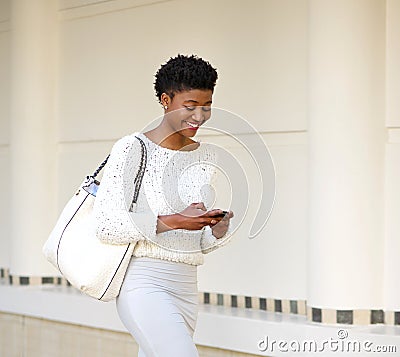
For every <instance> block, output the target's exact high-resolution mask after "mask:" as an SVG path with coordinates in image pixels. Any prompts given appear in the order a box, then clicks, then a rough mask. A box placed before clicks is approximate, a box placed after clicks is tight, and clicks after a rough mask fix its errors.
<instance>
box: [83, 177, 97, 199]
mask: <svg viewBox="0 0 400 357" xmlns="http://www.w3.org/2000/svg"><path fill="white" fill-rule="evenodd" d="M99 185H100V182H99V181H97V180H96V179H95V178H94V177H93V176H86V179H85V181H84V183H83V184H82V188H83V189H84V190H85V191H86V192H88V193H90V194H91V195H92V196H94V197H96V194H97V190H98V189H99Z"/></svg>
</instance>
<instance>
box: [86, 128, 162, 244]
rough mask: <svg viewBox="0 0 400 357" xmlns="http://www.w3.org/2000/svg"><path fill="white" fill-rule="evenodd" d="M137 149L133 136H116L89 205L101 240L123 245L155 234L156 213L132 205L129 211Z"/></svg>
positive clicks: (139, 156)
mask: <svg viewBox="0 0 400 357" xmlns="http://www.w3.org/2000/svg"><path fill="white" fill-rule="evenodd" d="M141 152H142V151H141V144H140V142H139V140H138V139H137V138H135V137H134V136H133V135H130V136H129V135H128V136H125V137H123V138H121V139H119V140H118V141H117V142H116V143H115V144H114V146H113V147H112V150H111V153H110V157H109V159H108V161H107V164H106V166H105V168H104V172H103V177H102V178H101V183H100V185H99V188H98V190H97V194H96V199H95V202H94V206H93V214H94V219H95V225H96V235H97V237H98V239H100V240H101V241H102V242H104V243H109V244H127V243H132V242H134V241H138V240H145V239H150V240H151V239H153V238H154V237H155V236H156V231H157V217H158V214H157V213H156V212H153V211H152V210H151V209H150V207H148V206H146V207H142V208H141V209H140V211H139V210H135V206H136V205H134V208H133V212H130V211H129V207H130V205H131V202H132V198H133V195H134V180H135V177H136V174H137V173H138V171H139V166H140V161H141V155H142V154H141ZM142 184H143V183H142ZM140 190H143V187H141V189H140ZM145 201H146V200H145Z"/></svg>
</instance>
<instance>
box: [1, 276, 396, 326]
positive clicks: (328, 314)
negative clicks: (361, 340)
mask: <svg viewBox="0 0 400 357" xmlns="http://www.w3.org/2000/svg"><path fill="white" fill-rule="evenodd" d="M0 279H1V280H0V282H1V283H2V284H7V285H44V284H55V285H62V286H71V284H70V283H69V282H68V281H67V280H66V279H65V278H63V277H42V276H40V277H38V276H16V275H11V274H10V273H9V269H5V268H0ZM198 297H199V303H201V304H209V305H220V306H229V307H239V308H247V309H259V310H264V311H271V312H280V313H284V314H298V315H305V316H306V317H307V320H308V321H311V322H316V323H326V324H348V325H370V324H386V325H398V326H400V311H384V310H332V309H320V308H315V307H311V306H307V303H306V301H305V300H286V299H273V298H265V297H259V296H246V295H231V294H222V293H214V292H203V291H202V292H199V295H198Z"/></svg>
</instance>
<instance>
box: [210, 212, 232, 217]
mask: <svg viewBox="0 0 400 357" xmlns="http://www.w3.org/2000/svg"><path fill="white" fill-rule="evenodd" d="M222 212H223V213H220V214H217V215H215V216H213V217H217V218H224V217H225V215H226V214H227V213H229V212H228V211H222Z"/></svg>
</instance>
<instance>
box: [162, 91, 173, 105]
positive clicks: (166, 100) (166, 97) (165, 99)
mask: <svg viewBox="0 0 400 357" xmlns="http://www.w3.org/2000/svg"><path fill="white" fill-rule="evenodd" d="M160 101H161V105H162V106H164V105H166V106H169V105H170V104H171V98H170V96H169V95H168V94H167V93H163V94H161V98H160Z"/></svg>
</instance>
